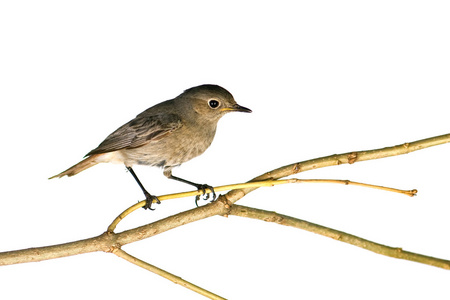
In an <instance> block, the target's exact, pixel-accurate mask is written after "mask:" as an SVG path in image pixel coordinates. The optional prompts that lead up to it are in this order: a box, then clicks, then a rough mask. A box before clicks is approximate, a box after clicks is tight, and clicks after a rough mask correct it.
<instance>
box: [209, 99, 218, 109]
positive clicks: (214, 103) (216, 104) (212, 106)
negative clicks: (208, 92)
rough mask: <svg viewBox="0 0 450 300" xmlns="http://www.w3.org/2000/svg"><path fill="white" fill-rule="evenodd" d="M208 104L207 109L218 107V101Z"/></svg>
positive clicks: (213, 100)
mask: <svg viewBox="0 0 450 300" xmlns="http://www.w3.org/2000/svg"><path fill="white" fill-rule="evenodd" d="M208 104H209V107H211V108H217V107H219V101H217V100H215V99H211V100H209V102H208Z"/></svg>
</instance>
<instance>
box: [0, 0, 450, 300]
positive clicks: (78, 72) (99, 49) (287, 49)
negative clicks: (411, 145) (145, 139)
mask: <svg viewBox="0 0 450 300" xmlns="http://www.w3.org/2000/svg"><path fill="white" fill-rule="evenodd" d="M155 3H156V2H149V1H2V3H1V4H0V42H1V47H0V52H1V53H0V64H1V65H0V84H1V88H0V99H1V101H2V102H1V103H2V108H1V110H0V126H1V147H0V155H1V158H2V172H1V174H2V175H1V176H2V178H1V189H0V213H1V217H0V236H1V242H0V251H7V250H14V249H22V248H28V247H35V246H44V245H52V244H57V243H63V242H69V241H74V240H78V239H83V238H88V237H92V236H96V235H99V234H101V233H102V232H103V231H104V230H105V229H106V227H107V225H108V224H109V223H110V222H111V221H112V220H113V218H114V217H116V216H117V215H118V214H119V213H120V212H121V211H122V210H123V209H125V208H126V207H128V206H130V205H132V204H134V203H135V202H136V201H137V200H141V199H142V198H143V197H142V194H141V191H140V190H139V188H138V186H137V185H136V183H135V182H134V180H133V179H132V177H131V175H130V174H128V173H127V172H126V171H125V169H124V167H122V166H120V165H107V164H104V165H99V166H96V167H94V168H92V169H89V170H87V171H85V172H83V173H81V174H79V175H77V176H75V177H72V178H63V179H58V180H47V178H48V177H50V176H51V175H54V174H56V173H59V172H60V171H63V170H65V169H66V168H67V167H69V166H71V165H73V164H74V163H76V162H78V161H79V160H81V158H82V157H83V155H85V154H86V153H87V152H89V151H90V150H91V149H93V148H95V147H96V146H97V145H98V144H99V143H100V142H101V141H102V140H103V139H104V138H105V137H106V136H107V135H108V134H109V133H111V132H112V131H113V130H115V129H116V128H117V127H118V126H120V125H122V124H123V123H125V122H127V121H128V120H130V119H131V118H133V117H134V116H135V115H136V114H138V113H139V112H141V111H142V110H144V109H146V108H148V107H150V106H152V105H154V104H156V103H158V102H160V101H163V100H167V99H170V98H173V97H175V96H177V95H178V94H180V93H181V92H182V91H183V90H184V89H186V88H189V87H192V86H195V85H199V84H203V83H215V84H219V85H222V86H223V87H225V88H227V89H228V90H229V91H231V92H232V93H233V95H234V96H235V99H236V101H237V102H238V103H239V104H241V105H243V106H246V107H249V108H251V109H252V110H253V113H252V114H239V113H235V114H229V115H227V116H225V117H224V119H223V120H221V121H220V122H219V129H218V132H217V135H216V139H215V141H214V143H213V145H212V146H211V147H210V148H209V149H208V151H206V153H205V154H204V155H202V156H201V157H199V158H196V159H194V160H192V161H191V162H188V163H186V164H184V165H183V166H181V167H180V168H177V169H175V170H174V174H175V175H176V176H180V177H183V178H187V179H190V180H192V181H197V182H206V183H208V184H211V185H223V184H230V183H237V182H244V181H247V180H249V179H251V178H253V177H255V176H257V175H259V174H261V173H264V172H266V171H269V170H272V169H274V168H277V167H280V166H283V165H286V164H290V163H294V162H298V161H303V160H308V159H312V158H316V157H320V156H326V155H330V154H334V153H343V152H349V151H357V150H368V149H374V148H381V147H386V146H393V145H397V144H401V143H404V142H411V141H415V140H419V139H423V138H427V137H432V136H436V135H441V134H445V133H449V132H450V122H449V108H448V105H449V99H450V89H449V82H450V71H449V70H450V55H449V53H450V39H449V31H450V18H449V15H450V8H449V4H448V2H447V1H375V2H373V1H370V2H369V1H272V2H268V1H234V2H233V1H226V2H225V1H224V2H221V3H219V2H213V1H178V2H177V1H164V4H155ZM449 150H450V148H449V145H442V146H438V147H434V148H430V149H426V150H422V151H419V152H415V153H411V154H408V155H404V156H398V157H394V158H387V159H383V160H376V161H370V162H362V163H357V164H354V165H342V166H339V167H333V168H325V169H321V170H316V171H311V172H307V173H300V174H298V177H301V178H335V179H350V180H355V181H361V182H367V183H372V184H379V185H385V186H391V187H396V188H403V189H412V188H416V189H418V190H419V194H418V196H417V197H414V198H409V197H406V196H402V195H397V194H393V193H388V192H383V191H377V190H370V189H365V188H358V187H347V186H336V185H322V184H321V185H318V184H309V185H308V184H302V185H291V186H279V187H273V188H264V189H259V190H257V191H255V192H253V193H251V194H249V195H248V196H246V197H245V198H244V199H243V200H242V201H239V202H238V203H239V204H243V205H249V206H253V207H258V208H262V209H266V210H272V211H277V212H279V213H284V214H289V215H291V216H294V217H297V218H300V219H305V220H308V221H311V222H315V223H318V224H321V225H325V226H330V227H332V228H335V229H338V230H342V231H345V232H348V233H351V234H354V235H358V236H361V237H364V238H366V239H369V240H372V241H375V242H379V243H382V244H386V245H390V246H395V247H403V248H404V249H405V250H409V251H414V252H418V253H421V254H426V255H430V256H435V257H440V258H446V259H450V242H449V239H448V229H449V228H450V221H449V209H450V204H449V201H450V196H449V193H448V180H449V169H450V158H449V157H450V156H449ZM135 171H136V172H137V173H138V175H139V176H140V178H141V180H142V181H143V182H144V184H145V185H146V187H147V189H148V190H149V191H150V192H152V193H154V194H157V195H161V194H166V193H171V192H176V191H185V190H191V187H189V186H186V185H184V184H182V183H178V182H175V181H170V180H167V179H166V178H165V177H164V176H163V175H162V172H161V170H158V169H156V168H148V167H136V168H135ZM193 206H194V201H193V199H191V198H189V199H179V200H173V201H167V202H164V203H163V204H161V205H159V206H158V207H157V210H156V211H155V212H149V211H144V210H140V211H138V212H135V213H134V214H133V215H131V216H130V217H129V218H128V219H126V220H125V221H124V222H123V223H121V224H120V225H119V228H118V229H117V230H118V231H122V230H125V229H128V228H132V227H133V226H138V225H141V224H145V223H148V222H151V221H154V220H156V219H159V218H163V217H165V216H168V215H171V214H174V213H177V212H180V211H183V210H186V209H190V208H192V207H193ZM124 249H125V250H126V251H129V253H130V254H132V255H135V256H137V257H139V258H141V259H143V260H146V261H148V262H149V263H152V264H154V265H156V266H158V267H160V268H163V269H165V270H167V271H169V272H173V273H174V274H176V275H178V276H181V277H183V278H184V279H187V280H189V281H191V282H193V283H195V284H198V285H200V286H202V287H204V288H206V289H209V290H211V291H213V292H215V293H217V294H219V295H221V296H223V297H226V298H229V299H326V298H328V299H329V298H331V297H333V298H338V299H340V298H346V299H361V298H363V299H380V298H384V299H412V298H417V299H418V298H422V299H425V298H426V299H448V297H449V288H448V284H449V282H450V281H449V280H450V271H446V270H441V269H438V268H435V267H431V266H426V265H421V264H418V263H413V262H408V261H402V260H396V259H392V258H388V257H384V256H380V255H377V254H374V253H371V252H368V251H365V250H363V249H360V248H356V247H353V246H350V245H347V244H344V243H340V242H338V241H334V240H331V239H328V238H325V237H322V236H318V235H315V234H311V233H308V232H304V231H301V230H297V229H293V228H286V227H282V226H279V225H275V224H271V223H265V222H261V221H256V220H250V219H242V218H239V217H229V218H224V217H219V216H217V217H213V218H209V219H207V220H203V221H200V222H197V223H193V224H189V225H187V226H183V227H181V228H177V229H175V230H172V231H170V232H166V233H164V234H161V235H159V236H155V237H153V238H150V239H148V240H145V241H142V242H138V243H134V244H132V245H127V246H125V247H124ZM0 283H1V290H0V295H1V296H0V297H1V298H3V295H7V296H8V297H7V298H8V299H27V298H28V299H31V298H46V299H61V298H64V299H75V298H78V299H80V298H81V299H95V298H98V299H123V298H125V299H204V298H203V297H202V296H199V295H197V294H195V293H193V292H191V291H189V290H186V289H184V288H183V287H181V286H178V285H175V284H173V283H172V282H169V281H167V280H165V279H163V278H160V277H158V276H157V275H154V274H152V273H150V272H147V271H145V270H143V269H140V268H139V267H137V266H134V265H132V264H129V263H127V262H125V261H124V260H122V259H120V258H118V257H116V256H114V255H112V254H106V253H100V252H99V253H92V254H85V255H79V256H75V257H68V258H62V259H57V260H51V261H45V262H40V263H28V264H22V265H13V266H6V267H1V268H0ZM5 299H6V298H5Z"/></svg>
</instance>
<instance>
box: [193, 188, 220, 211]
mask: <svg viewBox="0 0 450 300" xmlns="http://www.w3.org/2000/svg"><path fill="white" fill-rule="evenodd" d="M197 189H198V190H199V191H202V196H203V200H205V201H206V200H208V199H209V197H210V194H212V200H211V202H213V201H214V200H216V192H215V191H214V188H213V187H212V186H210V185H207V184H199V185H198V186H197ZM207 189H209V190H210V191H211V192H209V193H206V190H207ZM198 200H200V195H197V196H195V206H197V207H198Z"/></svg>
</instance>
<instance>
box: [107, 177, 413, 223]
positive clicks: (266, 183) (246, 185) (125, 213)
mask: <svg viewBox="0 0 450 300" xmlns="http://www.w3.org/2000/svg"><path fill="white" fill-rule="evenodd" d="M311 182H314V183H338V184H344V185H356V186H362V187H368V188H373V189H379V190H384V191H389V192H395V193H400V194H403V195H408V196H414V195H416V194H417V190H399V189H395V188H390V187H384V186H380V185H373V184H367V183H361V182H355V181H350V180H338V179H296V178H291V179H285V180H265V181H252V182H247V183H237V184H230V185H223V186H218V187H214V190H215V191H216V192H221V191H229V190H234V189H243V188H250V187H269V186H275V185H279V184H286V183H311ZM206 192H207V193H208V192H210V190H209V189H206ZM202 193H203V191H190V192H183V193H176V194H168V195H162V196H158V197H157V198H158V199H159V200H160V201H164V200H170V199H177V198H184V197H192V196H197V195H201V194H202ZM145 204H146V202H145V200H144V201H140V202H138V203H136V204H134V205H132V206H130V207H128V208H127V209H126V210H124V211H123V212H122V213H121V214H120V215H118V216H117V217H116V218H115V219H114V221H113V222H112V223H111V224H110V225H109V226H108V229H107V232H113V231H114V230H115V229H116V227H117V225H118V224H119V222H120V221H122V220H123V219H124V218H125V217H126V216H128V215H129V214H131V213H132V212H134V211H136V210H138V209H139V208H141V207H144V206H145Z"/></svg>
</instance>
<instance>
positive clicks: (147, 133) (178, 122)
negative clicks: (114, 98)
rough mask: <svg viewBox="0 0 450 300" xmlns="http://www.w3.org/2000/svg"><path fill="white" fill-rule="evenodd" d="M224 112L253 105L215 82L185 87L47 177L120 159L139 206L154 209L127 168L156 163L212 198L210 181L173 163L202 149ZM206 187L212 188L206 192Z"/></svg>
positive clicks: (209, 143)
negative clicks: (188, 175)
mask: <svg viewBox="0 0 450 300" xmlns="http://www.w3.org/2000/svg"><path fill="white" fill-rule="evenodd" d="M229 112H245V113H251V112H252V111H251V110H250V109H249V108H246V107H243V106H241V105H239V104H237V103H236V101H235V100H234V97H233V95H232V94H231V93H230V92H229V91H227V90H226V89H225V88H223V87H221V86H219V85H215V84H203V85H199V86H195V87H192V88H189V89H187V90H185V91H184V92H183V93H181V94H180V95H178V96H177V97H175V98H173V99H171V100H166V101H163V102H161V103H159V104H156V105H154V106H152V107H150V108H148V109H146V110H145V111H143V112H142V113H140V114H138V115H137V116H136V117H135V118H134V119H132V120H131V121H129V122H127V123H125V124H124V125H122V126H120V127H119V128H118V129H117V130H115V131H114V132H113V133H111V134H110V135H108V136H107V137H106V139H105V140H104V141H103V142H101V143H100V144H99V145H98V147H97V148H95V149H93V150H91V151H90V152H89V153H87V154H86V155H85V158H84V159H83V160H82V161H80V162H79V163H77V164H75V165H74V166H72V167H70V168H68V169H67V170H65V171H63V172H61V173H59V174H57V175H54V176H52V177H50V178H49V179H52V178H61V177H63V176H68V177H70V176H74V175H76V174H78V173H80V172H81V171H84V170H86V169H88V168H90V167H93V166H95V165H97V164H99V163H123V164H124V165H125V167H126V169H127V170H128V171H129V173H130V174H131V175H132V176H133V178H134V180H135V181H136V182H137V184H138V185H139V187H140V189H141V190H142V192H143V193H144V195H145V201H146V204H145V205H144V208H145V209H150V210H154V209H153V208H151V205H152V203H153V202H156V203H158V204H159V203H160V201H159V199H158V198H157V197H156V196H154V195H152V194H150V193H149V192H148V191H147V190H146V189H145V187H144V185H143V184H142V183H141V181H140V180H139V178H138V177H137V175H136V173H135V172H134V170H133V168H132V167H133V166H134V165H146V166H153V167H160V168H162V169H163V174H164V175H165V176H166V177H167V178H169V179H173V180H177V181H180V182H184V183H186V184H189V185H192V186H194V187H196V188H197V190H199V191H202V192H203V196H204V197H205V200H207V199H208V198H209V194H210V193H212V200H213V201H214V200H215V198H216V194H215V192H214V188H213V187H212V186H210V185H208V184H198V183H195V182H192V181H189V180H186V179H183V178H180V177H176V176H174V175H172V169H173V168H174V167H177V166H180V165H181V164H183V163H185V162H187V161H189V160H191V159H193V158H194V157H197V156H199V155H201V154H202V153H204V152H205V150H206V149H207V148H208V147H209V146H210V145H211V143H212V141H213V139H214V136H215V133H216V128H217V123H218V121H219V119H220V118H222V117H223V116H224V115H225V114H227V113H229ZM207 189H209V190H210V191H211V192H210V193H206V190H207ZM205 194H206V196H205ZM199 197H200V196H197V197H196V199H195V203H196V205H197V201H198V200H199Z"/></svg>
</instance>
